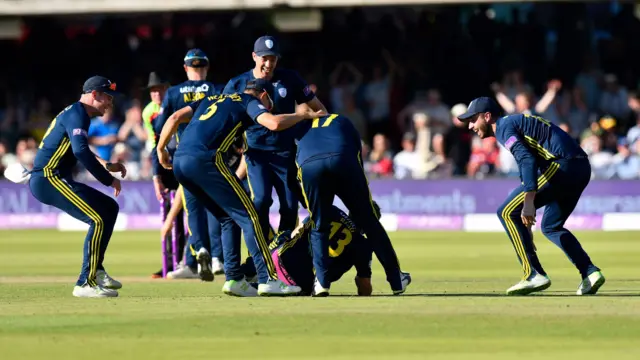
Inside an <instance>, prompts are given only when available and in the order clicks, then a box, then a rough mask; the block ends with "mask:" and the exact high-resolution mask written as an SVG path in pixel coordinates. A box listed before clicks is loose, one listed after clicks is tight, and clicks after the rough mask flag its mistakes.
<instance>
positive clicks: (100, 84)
mask: <svg viewBox="0 0 640 360" xmlns="http://www.w3.org/2000/svg"><path fill="white" fill-rule="evenodd" d="M92 91H100V92H103V93H105V94H109V95H111V96H114V95H117V94H118V93H117V92H116V83H114V82H112V81H111V80H109V79H107V78H106V77H104V76H92V77H90V78H89V79H88V80H87V81H85V82H84V85H82V92H83V93H85V94H87V93H90V92H92Z"/></svg>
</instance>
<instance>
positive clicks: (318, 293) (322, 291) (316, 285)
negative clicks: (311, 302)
mask: <svg viewBox="0 0 640 360" xmlns="http://www.w3.org/2000/svg"><path fill="white" fill-rule="evenodd" d="M311 296H313V297H327V296H329V289H327V288H324V287H322V285H321V284H320V281H318V278H316V281H314V282H313V292H312V293H311Z"/></svg>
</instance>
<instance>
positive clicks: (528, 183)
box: [496, 123, 538, 192]
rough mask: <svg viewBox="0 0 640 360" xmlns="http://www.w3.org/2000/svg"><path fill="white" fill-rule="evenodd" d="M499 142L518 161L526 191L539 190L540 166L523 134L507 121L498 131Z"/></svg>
mask: <svg viewBox="0 0 640 360" xmlns="http://www.w3.org/2000/svg"><path fill="white" fill-rule="evenodd" d="M496 137H497V140H498V142H500V143H501V144H504V147H505V148H506V149H507V150H509V151H511V154H512V155H513V157H514V158H515V159H516V162H517V163H518V169H519V170H520V178H521V179H522V183H523V184H524V191H525V192H529V191H537V190H538V176H537V175H538V167H537V165H536V157H535V155H533V154H532V153H531V151H530V150H529V148H528V147H527V146H526V145H525V144H524V141H523V139H522V136H521V135H520V134H519V133H518V132H517V131H516V129H515V127H514V126H513V124H512V123H506V124H504V126H503V127H501V128H500V129H498V131H497V132H496Z"/></svg>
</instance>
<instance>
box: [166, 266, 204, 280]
mask: <svg viewBox="0 0 640 360" xmlns="http://www.w3.org/2000/svg"><path fill="white" fill-rule="evenodd" d="M199 278H200V276H198V272H197V271H196V270H194V269H192V268H190V267H188V266H187V265H183V266H180V267H179V268H178V270H175V271H169V272H168V273H167V279H199Z"/></svg>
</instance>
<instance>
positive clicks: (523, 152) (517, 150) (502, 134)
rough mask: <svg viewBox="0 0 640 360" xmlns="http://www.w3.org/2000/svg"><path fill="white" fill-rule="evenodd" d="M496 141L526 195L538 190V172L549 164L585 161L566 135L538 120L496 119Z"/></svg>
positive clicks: (526, 117)
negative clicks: (511, 158) (517, 170)
mask: <svg viewBox="0 0 640 360" xmlns="http://www.w3.org/2000/svg"><path fill="white" fill-rule="evenodd" d="M496 139H497V140H498V142H499V143H500V144H502V145H503V146H504V147H505V148H506V149H507V150H509V151H511V153H512V154H513V156H514V158H515V159H516V161H517V163H518V167H519V168H520V177H521V180H522V183H523V184H524V188H525V189H524V191H527V192H528V191H536V190H537V189H538V184H537V180H536V179H537V173H538V170H539V169H545V168H547V167H548V166H549V164H550V163H551V162H552V161H554V160H560V159H573V158H578V157H583V158H586V157H587V154H586V153H585V152H584V151H583V150H582V148H580V145H579V144H578V143H577V142H576V141H575V140H574V139H573V138H572V137H571V136H570V135H569V134H567V133H566V132H565V131H564V130H562V129H560V128H559V127H557V126H556V125H554V124H552V123H551V122H550V121H548V120H546V119H544V118H542V117H540V116H533V115H525V114H514V115H507V116H504V117H502V118H500V119H498V121H496Z"/></svg>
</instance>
